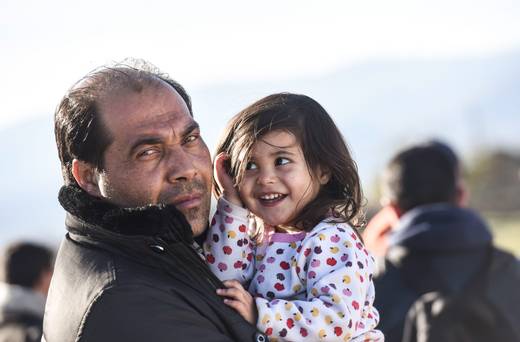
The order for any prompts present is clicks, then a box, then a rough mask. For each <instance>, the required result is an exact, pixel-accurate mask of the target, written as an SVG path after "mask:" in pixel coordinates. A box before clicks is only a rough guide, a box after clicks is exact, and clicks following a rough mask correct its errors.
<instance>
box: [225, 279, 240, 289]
mask: <svg viewBox="0 0 520 342" xmlns="http://www.w3.org/2000/svg"><path fill="white" fill-rule="evenodd" d="M222 283H223V284H224V286H226V287H227V288H235V289H239V290H244V287H243V286H242V284H240V282H239V281H238V280H236V279H231V280H225V281H223V282H222ZM244 291H245V290H244Z"/></svg>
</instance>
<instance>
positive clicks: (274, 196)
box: [260, 194, 282, 200]
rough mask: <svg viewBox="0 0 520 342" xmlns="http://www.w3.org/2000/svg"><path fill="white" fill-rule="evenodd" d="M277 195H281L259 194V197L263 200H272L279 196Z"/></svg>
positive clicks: (279, 195)
mask: <svg viewBox="0 0 520 342" xmlns="http://www.w3.org/2000/svg"><path fill="white" fill-rule="evenodd" d="M279 197H282V195H281V194H269V195H263V196H260V198H261V199H263V200H273V199H275V198H279Z"/></svg>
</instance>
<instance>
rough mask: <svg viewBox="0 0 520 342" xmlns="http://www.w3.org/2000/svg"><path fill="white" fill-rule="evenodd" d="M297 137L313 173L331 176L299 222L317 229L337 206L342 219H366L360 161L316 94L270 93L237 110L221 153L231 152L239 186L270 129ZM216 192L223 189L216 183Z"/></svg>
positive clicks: (231, 168)
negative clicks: (355, 160) (364, 216)
mask: <svg viewBox="0 0 520 342" xmlns="http://www.w3.org/2000/svg"><path fill="white" fill-rule="evenodd" d="M276 130H282V131H286V132H288V133H291V134H293V135H294V136H295V138H296V140H297V142H298V143H299V144H300V146H301V149H302V152H303V155H304V158H305V162H306V163H307V168H308V170H309V173H310V174H311V176H312V177H315V175H316V171H317V170H318V169H319V168H321V169H322V170H326V171H328V172H330V180H329V181H328V183H327V184H325V185H323V186H322V187H321V188H320V191H319V193H318V195H317V196H316V198H315V199H313V200H312V201H311V202H310V203H308V204H307V205H306V207H305V208H303V209H302V210H301V211H300V213H299V214H298V216H297V217H296V218H295V222H297V223H299V224H301V225H302V227H303V228H304V229H305V230H311V229H312V228H314V226H315V225H316V224H318V223H319V222H320V221H321V220H322V219H323V218H324V217H326V215H327V214H328V213H329V212H330V211H331V210H332V211H333V215H334V217H335V219H336V220H337V221H338V222H339V221H341V222H348V223H350V224H351V225H353V226H354V227H358V226H360V225H361V221H362V217H361V216H362V210H361V207H362V199H363V196H362V192H361V184H360V180H359V176H358V170H357V165H356V163H355V162H354V160H353V159H352V156H351V154H350V151H349V149H348V147H347V144H346V143H345V140H344V139H343V136H342V134H341V132H340V131H339V129H338V128H337V126H336V124H335V123H334V121H333V120H332V118H331V117H330V115H329V114H328V113H327V111H326V110H325V109H324V108H323V107H322V106H321V105H320V104H319V103H318V102H316V101H315V100H313V99H312V98H310V97H308V96H305V95H299V94H291V93H278V94H273V95H269V96H266V97H264V98H262V99H260V100H258V101H257V102H255V103H253V104H251V105H250V106H248V107H247V108H245V109H243V110H242V111H241V112H240V113H238V114H237V115H235V116H234V117H233V118H232V119H231V121H230V122H229V124H228V126H227V127H226V129H225V130H224V132H223V133H222V137H221V139H220V141H219V143H218V145H217V149H216V153H215V155H218V154H219V153H221V152H225V153H226V154H227V155H228V156H229V157H230V163H229V172H230V174H231V176H232V177H233V180H234V182H235V185H236V186H238V185H239V184H240V183H241V181H242V179H243V177H244V174H245V170H246V166H247V164H248V161H249V158H250V155H251V153H252V150H253V145H254V144H255V142H256V141H258V140H260V139H261V138H262V137H263V136H264V135H266V134H268V133H269V132H272V131H276ZM214 186H215V192H216V193H217V195H220V194H221V192H222V189H220V188H219V186H218V184H217V183H216V182H214Z"/></svg>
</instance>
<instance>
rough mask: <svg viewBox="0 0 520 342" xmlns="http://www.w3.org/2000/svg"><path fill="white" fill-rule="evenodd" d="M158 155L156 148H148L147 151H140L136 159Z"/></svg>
mask: <svg viewBox="0 0 520 342" xmlns="http://www.w3.org/2000/svg"><path fill="white" fill-rule="evenodd" d="M158 153H160V152H159V150H158V149H156V148H149V149H146V150H143V151H140V152H139V153H138V154H137V157H138V158H152V157H154V156H155V155H157V154H158Z"/></svg>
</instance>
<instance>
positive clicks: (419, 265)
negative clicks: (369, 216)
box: [374, 204, 520, 342]
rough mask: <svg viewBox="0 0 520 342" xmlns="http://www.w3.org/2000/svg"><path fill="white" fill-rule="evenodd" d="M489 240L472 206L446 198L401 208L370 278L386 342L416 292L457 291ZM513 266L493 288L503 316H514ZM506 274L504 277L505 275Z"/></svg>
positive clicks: (519, 297)
mask: <svg viewBox="0 0 520 342" xmlns="http://www.w3.org/2000/svg"><path fill="white" fill-rule="evenodd" d="M491 246H492V236H491V233H490V231H489V229H488V227H487V226H486V224H485V223H484V222H483V220H482V219H481V218H480V217H479V216H478V215H477V214H476V213H474V212H473V211H471V210H468V209H464V208H460V207H457V206H453V205H450V204H432V205H425V206H419V207H416V208H414V209H412V210H410V211H409V212H407V213H405V214H404V215H403V216H402V217H401V219H400V221H399V224H398V226H397V227H396V229H395V231H394V232H393V234H392V235H391V236H390V239H389V249H388V252H387V255H386V258H385V259H384V261H383V262H382V263H380V265H381V266H380V267H381V270H380V273H379V274H378V276H377V277H376V279H375V285H376V291H377V294H376V300H375V302H374V305H375V306H376V307H377V308H378V310H379V312H380V315H381V321H380V323H379V328H380V329H381V330H382V331H383V333H384V334H385V340H386V341H387V342H394V341H395V342H397V341H399V342H400V341H401V340H402V336H403V326H404V323H405V318H406V315H407V313H408V310H409V309H410V307H411V306H412V304H413V303H414V301H415V300H417V299H418V298H419V297H420V296H421V295H422V294H425V293H428V292H432V291H441V292H445V293H457V292H459V291H461V290H462V289H463V288H464V287H465V286H467V285H468V282H469V281H471V280H472V279H474V277H475V276H476V275H478V272H479V270H481V269H482V266H483V263H484V262H485V260H486V257H487V255H488V253H489V250H490V248H491ZM518 269H519V267H516V268H513V270H512V271H513V272H515V274H511V275H510V279H511V281H508V282H506V283H505V284H502V285H503V286H502V288H501V290H500V291H495V293H494V294H493V295H494V296H495V298H496V299H497V301H499V302H500V303H501V306H502V307H501V308H499V309H501V310H502V311H505V313H506V317H507V319H509V320H510V321H511V322H510V323H511V324H514V325H515V326H516V325H518V322H520V311H519V310H520V291H518V288H519V285H520V284H518V283H516V282H515V281H512V280H513V279H518ZM506 278H507V277H506Z"/></svg>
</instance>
